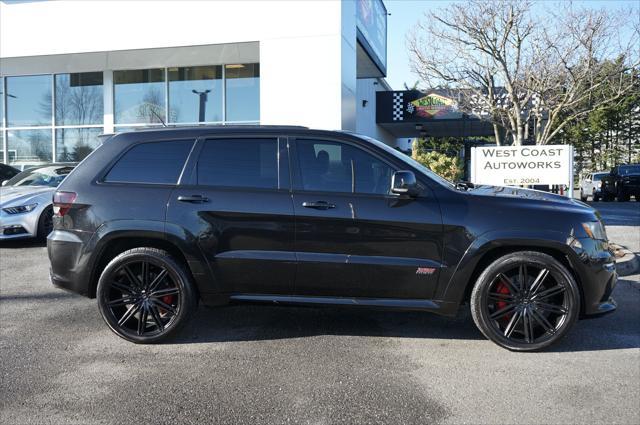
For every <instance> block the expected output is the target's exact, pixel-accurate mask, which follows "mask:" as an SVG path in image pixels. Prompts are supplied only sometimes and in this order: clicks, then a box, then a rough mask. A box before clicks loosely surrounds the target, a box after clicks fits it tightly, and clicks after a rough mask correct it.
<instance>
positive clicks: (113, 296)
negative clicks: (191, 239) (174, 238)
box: [97, 248, 197, 343]
mask: <svg viewBox="0 0 640 425" xmlns="http://www.w3.org/2000/svg"><path fill="white" fill-rule="evenodd" d="M97 298H98V307H99V309H100V313H101V314H102V317H103V319H104V320H105V322H106V323H107V325H108V326H109V327H110V328H111V330H112V331H113V332H115V333H116V334H117V335H119V336H120V337H122V338H124V339H126V340H128V341H131V342H137V343H151V342H158V341H160V340H163V339H165V338H167V337H169V336H170V335H171V334H173V333H174V332H176V330H177V329H178V328H179V327H180V326H182V325H183V324H184V323H185V322H186V321H187V320H188V318H189V317H190V316H191V314H192V313H193V311H194V310H195V307H196V304H197V303H196V297H195V294H194V291H193V289H192V284H191V281H190V277H189V274H188V273H187V272H186V270H185V269H184V266H182V265H181V264H180V263H179V262H177V261H175V259H173V258H172V257H171V256H170V255H169V254H168V253H167V252H165V251H161V250H158V249H155V248H135V249H131V250H129V251H125V252H123V253H122V254H120V255H118V256H117V257H116V258H114V259H113V260H112V261H111V262H110V263H109V264H108V265H107V267H106V268H105V270H104V271H103V273H102V275H101V276H100V281H99V282H98V288H97Z"/></svg>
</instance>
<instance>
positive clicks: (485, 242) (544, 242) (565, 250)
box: [436, 229, 582, 304]
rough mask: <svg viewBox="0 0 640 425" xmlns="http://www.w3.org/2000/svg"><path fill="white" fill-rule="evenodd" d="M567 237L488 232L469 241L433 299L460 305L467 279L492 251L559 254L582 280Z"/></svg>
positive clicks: (518, 231) (523, 231) (545, 233)
mask: <svg viewBox="0 0 640 425" xmlns="http://www.w3.org/2000/svg"><path fill="white" fill-rule="evenodd" d="M569 237H570V236H569V234H567V233H564V232H559V231H554V230H545V231H542V232H541V231H540V230H539V229H537V230H536V231H535V232H533V231H531V230H527V229H501V230H494V231H489V232H486V233H484V234H482V235H481V236H479V237H478V238H476V240H474V241H473V243H471V245H469V247H468V248H467V250H466V251H465V253H464V254H463V256H462V258H461V259H460V261H459V262H458V264H457V265H456V266H455V268H454V270H453V272H452V273H451V275H450V277H449V279H448V280H447V281H443V282H441V283H440V285H439V286H438V293H437V295H436V297H437V299H440V300H443V301H447V302H454V303H457V304H459V303H461V302H462V301H463V299H464V296H465V294H466V291H467V288H468V287H469V285H473V284H474V282H471V277H472V276H473V273H474V271H475V270H476V267H477V266H478V264H479V263H480V261H481V260H482V258H483V257H484V256H485V255H486V254H487V253H489V252H490V251H493V250H495V249H502V248H507V249H508V248H511V247H513V248H518V249H522V250H527V249H529V250H536V248H537V249H545V250H553V251H556V252H559V253H561V254H562V255H563V256H565V257H566V258H567V261H568V262H569V264H570V265H571V269H572V270H571V271H572V272H573V273H574V274H576V277H577V278H578V279H580V280H582V276H581V275H580V272H579V271H580V268H579V267H575V265H576V264H578V263H579V262H580V259H579V258H578V256H577V254H576V252H575V251H574V250H573V249H572V248H571V247H570V246H569V245H568V244H567V239H568V238H569Z"/></svg>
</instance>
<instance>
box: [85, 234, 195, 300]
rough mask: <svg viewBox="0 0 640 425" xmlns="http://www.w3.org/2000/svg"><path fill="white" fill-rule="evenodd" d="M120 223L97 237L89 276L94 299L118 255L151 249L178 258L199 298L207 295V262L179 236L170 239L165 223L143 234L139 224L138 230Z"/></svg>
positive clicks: (90, 292) (90, 293)
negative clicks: (98, 287) (145, 248)
mask: <svg viewBox="0 0 640 425" xmlns="http://www.w3.org/2000/svg"><path fill="white" fill-rule="evenodd" d="M122 224H123V223H120V224H119V225H118V226H117V229H116V228H111V229H108V230H107V229H105V227H107V226H106V225H105V226H103V227H102V228H101V229H100V230H99V231H98V232H97V234H99V236H98V240H97V242H96V244H95V246H94V248H93V249H92V250H93V255H92V257H93V259H94V260H93V261H92V266H91V268H90V274H89V277H88V278H89V288H88V289H89V292H88V295H89V297H91V298H94V297H95V296H96V288H97V285H98V280H99V278H100V275H101V274H102V271H103V270H104V268H105V267H106V266H107V264H109V262H110V261H111V260H113V259H114V258H115V257H116V256H117V255H119V254H121V253H122V252H124V251H128V250H130V249H133V248H141V247H149V248H156V249H161V250H163V251H167V252H168V253H169V254H171V256H173V257H174V258H176V260H178V261H179V262H180V263H181V264H182V265H183V266H184V267H185V269H186V270H187V272H188V273H189V274H190V276H191V278H192V279H193V281H194V283H195V284H196V288H195V289H196V291H197V294H198V297H199V296H200V293H201V292H202V291H203V284H204V282H206V281H207V273H206V270H204V269H203V267H202V264H205V263H203V261H204V258H200V257H201V255H200V253H199V252H198V251H196V252H194V250H193V249H192V248H190V247H189V245H188V243H187V242H186V241H185V242H181V240H180V238H179V237H177V236H176V235H168V234H167V233H166V232H165V231H164V226H163V223H161V222H158V223H155V224H151V225H150V226H149V227H148V228H147V229H145V230H143V227H141V226H140V223H136V229H135V230H133V229H127V228H123V226H122Z"/></svg>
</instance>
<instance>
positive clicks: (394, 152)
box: [351, 133, 455, 188]
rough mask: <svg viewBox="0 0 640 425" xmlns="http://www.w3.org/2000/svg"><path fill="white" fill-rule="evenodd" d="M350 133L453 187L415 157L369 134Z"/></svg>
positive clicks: (439, 181)
mask: <svg viewBox="0 0 640 425" xmlns="http://www.w3.org/2000/svg"><path fill="white" fill-rule="evenodd" d="M351 134H353V135H355V136H358V137H360V138H361V139H364V140H366V141H367V142H370V143H373V144H374V145H376V146H378V147H379V148H381V149H384V150H385V151H386V152H388V153H390V154H391V155H393V156H395V157H396V158H398V159H399V160H400V161H403V162H405V163H407V164H409V165H411V166H412V167H414V168H417V169H418V171H420V172H422V173H423V174H426V175H427V176H428V177H430V178H431V179H432V180H435V181H436V182H438V183H440V184H441V185H443V186H447V187H450V188H455V185H454V184H453V183H452V182H450V181H449V180H447V179H445V178H444V177H442V176H441V175H439V174H436V173H434V172H433V171H431V170H430V169H428V168H427V167H425V166H424V165H422V164H420V163H419V162H418V161H416V160H415V159H413V158H411V157H410V156H409V155H406V154H404V153H402V152H399V151H397V150H395V149H393V148H392V147H391V146H389V145H386V144H384V143H382V142H381V141H379V140H376V139H372V138H371V137H369V136H363V135H362V134H355V133H351Z"/></svg>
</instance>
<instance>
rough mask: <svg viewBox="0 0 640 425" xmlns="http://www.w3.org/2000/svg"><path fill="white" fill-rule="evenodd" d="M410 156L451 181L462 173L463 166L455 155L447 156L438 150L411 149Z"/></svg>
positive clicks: (458, 178)
mask: <svg viewBox="0 0 640 425" xmlns="http://www.w3.org/2000/svg"><path fill="white" fill-rule="evenodd" d="M411 157H412V158H413V159H415V160H416V161H418V162H419V163H421V164H422V165H424V166H425V167H427V168H428V169H430V170H431V171H433V172H434V173H436V174H438V175H440V176H442V177H444V178H445V179H447V180H450V181H452V182H455V181H458V180H460V178H461V177H462V175H463V167H462V164H461V162H460V160H459V159H458V158H457V157H452V156H447V155H445V154H443V153H440V152H435V151H434V152H424V151H420V150H418V149H415V148H414V149H413V152H412V154H411Z"/></svg>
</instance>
